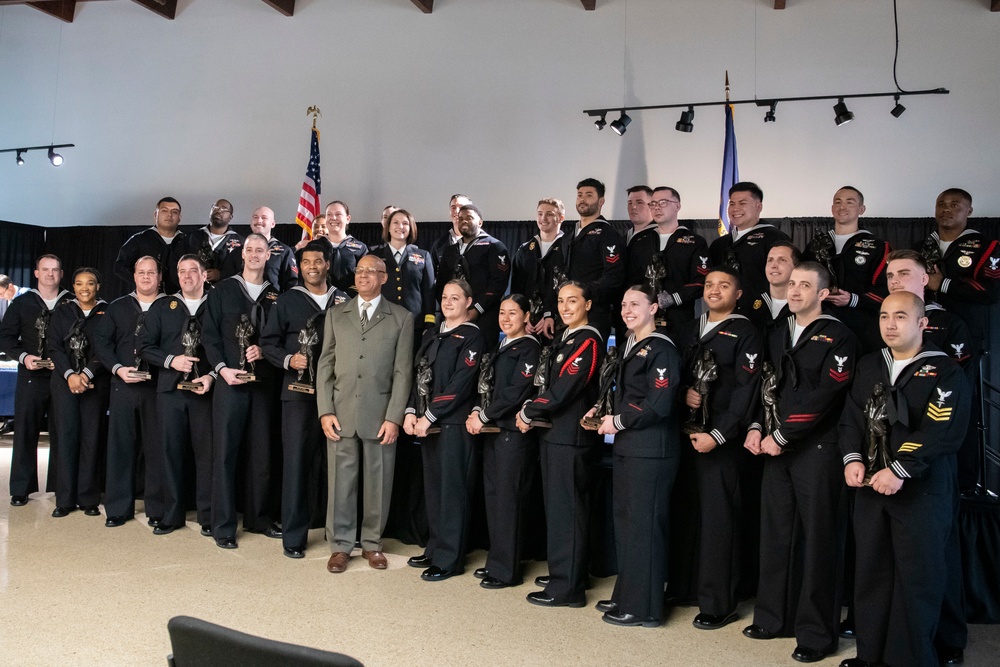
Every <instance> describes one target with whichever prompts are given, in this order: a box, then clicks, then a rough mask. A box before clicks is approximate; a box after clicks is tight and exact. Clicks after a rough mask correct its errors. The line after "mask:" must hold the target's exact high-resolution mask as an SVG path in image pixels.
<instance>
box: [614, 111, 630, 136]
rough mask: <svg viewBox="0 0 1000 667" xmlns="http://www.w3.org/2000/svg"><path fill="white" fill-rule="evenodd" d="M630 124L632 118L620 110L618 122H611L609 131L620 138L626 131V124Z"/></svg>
mask: <svg viewBox="0 0 1000 667" xmlns="http://www.w3.org/2000/svg"><path fill="white" fill-rule="evenodd" d="M631 122H632V118H631V117H630V116H629V115H628V114H627V113H625V110H624V109H622V115H621V116H619V117H618V120H613V121H611V129H612V130H613V131H614V133H615V134H617V135H618V136H619V137H620V136H622V135H623V134H625V130H627V129H628V124H629V123H631Z"/></svg>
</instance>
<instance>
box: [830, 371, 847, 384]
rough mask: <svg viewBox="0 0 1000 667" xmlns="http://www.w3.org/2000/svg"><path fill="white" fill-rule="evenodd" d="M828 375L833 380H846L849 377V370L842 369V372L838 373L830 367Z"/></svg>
mask: <svg viewBox="0 0 1000 667" xmlns="http://www.w3.org/2000/svg"><path fill="white" fill-rule="evenodd" d="M830 377H831V378H833V379H834V381H835V382H847V380H848V379H850V377H851V372H850V371H843V372H842V373H839V372H837V371H835V370H833V369H832V368H831V369H830Z"/></svg>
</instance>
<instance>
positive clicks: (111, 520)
mask: <svg viewBox="0 0 1000 667" xmlns="http://www.w3.org/2000/svg"><path fill="white" fill-rule="evenodd" d="M126 521H128V517H127V516H109V517H108V520H107V521H105V522H104V525H105V526H106V527H108V528H117V527H119V526H124V525H125V522H126Z"/></svg>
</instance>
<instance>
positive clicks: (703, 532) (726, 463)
mask: <svg viewBox="0 0 1000 667" xmlns="http://www.w3.org/2000/svg"><path fill="white" fill-rule="evenodd" d="M744 451H745V450H744V449H743V447H742V445H741V444H740V443H737V442H728V443H726V444H724V445H721V446H719V447H716V448H715V449H713V450H712V451H710V452H708V453H707V454H700V453H696V454H695V459H694V462H695V472H696V474H697V478H698V499H699V506H700V508H701V522H700V532H699V535H700V537H699V545H700V546H699V554H700V555H699V559H698V608H699V609H700V610H701V612H702V613H704V614H712V615H714V616H725V615H727V614H730V613H732V612H733V611H735V610H736V602H737V593H736V591H737V586H738V584H739V582H740V571H741V567H740V564H741V562H742V561H741V549H740V546H741V543H742V539H741V535H740V527H741V526H742V525H743V522H742V516H743V512H742V509H743V491H742V488H741V484H740V482H741V478H740V460H741V459H742V456H741V453H742V452H744Z"/></svg>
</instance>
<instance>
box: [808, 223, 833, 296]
mask: <svg viewBox="0 0 1000 667" xmlns="http://www.w3.org/2000/svg"><path fill="white" fill-rule="evenodd" d="M809 252H810V253H811V254H812V256H813V257H815V258H816V261H817V262H819V263H820V264H822V265H823V266H825V267H826V270H827V271H829V272H830V294H836V293H837V292H839V291H840V290H839V289H837V272H836V271H834V270H833V258H834V256H835V255H836V254H837V246H836V245H835V244H834V242H833V239H832V238H831V237H830V235H829V234H827V233H826V232H823V233H821V234H817V235H816V236H814V237H813V238H812V241H810V242H809Z"/></svg>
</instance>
